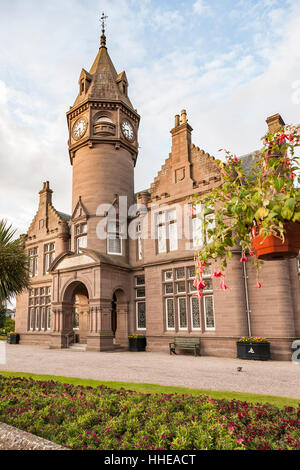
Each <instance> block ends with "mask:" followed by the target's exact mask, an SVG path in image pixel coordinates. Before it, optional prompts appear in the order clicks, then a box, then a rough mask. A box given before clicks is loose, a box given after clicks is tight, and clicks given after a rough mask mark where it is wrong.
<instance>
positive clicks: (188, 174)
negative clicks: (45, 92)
mask: <svg viewBox="0 0 300 470" xmlns="http://www.w3.org/2000/svg"><path fill="white" fill-rule="evenodd" d="M67 122H68V128H69V142H68V145H69V155H70V163H71V165H72V170H73V191H72V211H71V214H70V215H66V214H63V213H61V212H59V211H58V210H56V209H55V207H54V206H53V202H52V190H51V189H50V185H49V182H45V183H44V185H43V188H42V190H41V191H40V193H39V206H38V210H37V213H36V215H35V217H34V219H33V221H32V223H31V225H30V227H29V229H28V232H27V235H26V248H27V250H28V252H29V256H30V272H31V289H30V290H29V291H26V292H23V293H22V294H21V295H19V296H18V298H17V311H16V330H17V331H18V332H19V333H20V335H21V343H22V344H46V345H49V347H52V348H64V347H69V346H70V344H72V342H74V340H75V341H78V342H80V343H81V344H84V345H86V349H87V350H95V351H109V350H112V349H114V348H127V347H128V335H129V334H132V333H138V334H144V335H146V336H147V350H148V351H157V350H164V351H168V344H169V342H171V341H173V339H174V336H184V337H186V336H191V337H193V336H194V337H200V338H201V354H202V355H215V356H228V357H230V356H231V357H235V355H236V346H235V342H236V340H237V339H238V338H239V337H240V336H243V335H245V336H247V335H248V334H249V332H251V334H252V335H259V336H264V337H267V338H269V339H270V340H271V352H272V358H273V359H286V360H287V359H290V356H291V352H290V347H291V342H292V341H293V340H294V339H296V338H298V337H300V294H299V278H298V265H297V261H296V260H287V261H273V262H269V263H266V264H265V266H264V268H263V272H262V280H263V289H260V290H257V289H255V287H254V286H255V278H256V275H255V272H254V270H252V267H251V266H244V265H243V264H242V263H239V262H237V261H238V260H239V258H240V252H234V254H233V260H232V261H231V263H230V266H229V268H228V270H227V271H228V273H227V283H228V284H229V285H230V287H231V290H230V291H229V292H226V293H224V292H222V291H221V290H220V288H219V282H218V281H217V280H215V279H211V278H210V272H209V268H208V269H207V273H206V274H207V288H206V291H205V293H204V297H203V299H201V300H199V299H197V298H196V297H195V295H194V288H193V279H194V253H195V246H196V245H197V243H198V242H199V240H198V238H199V231H200V227H199V219H198V218H197V217H196V216H192V215H187V213H186V211H187V210H188V209H187V205H188V203H189V202H190V198H191V197H192V196H193V195H194V194H195V193H201V192H203V191H209V189H210V188H212V187H214V186H215V185H217V184H219V183H220V180H221V179H220V175H219V173H218V169H217V166H216V164H215V160H214V158H213V157H212V156H210V155H209V154H208V153H206V152H205V151H203V150H200V149H199V148H198V147H196V146H195V145H193V144H192V127H191V126H190V124H189V123H188V120H187V115H186V112H185V111H182V112H181V115H177V116H176V117H175V124H174V128H173V129H172V130H171V134H172V149H171V153H170V156H169V158H168V159H167V160H166V161H165V163H164V164H163V166H162V168H161V170H160V171H159V172H158V175H157V177H156V178H155V180H154V182H153V183H152V184H151V186H150V188H149V189H148V190H145V191H142V192H140V193H138V194H134V167H135V164H136V160H137V157H138V130H139V122H140V116H139V115H138V114H137V111H136V110H135V109H134V107H133V106H132V104H131V101H130V99H129V96H128V81H127V77H126V73H125V72H122V73H120V74H118V73H117V72H116V70H115V68H114V65H113V63H112V61H111V59H110V57H109V54H108V52H107V48H106V38H105V35H104V34H103V35H102V37H101V47H100V49H99V52H98V55H97V57H96V59H95V61H94V64H93V65H92V68H91V69H90V71H89V72H87V71H86V70H84V69H83V70H82V72H81V75H80V78H79V93H78V96H77V98H76V100H75V103H74V105H73V106H72V107H71V108H70V110H69V111H68V113H67ZM282 122H283V121H282V119H281V117H280V116H279V115H275V116H272V117H270V118H268V119H267V123H268V126H269V128H270V129H275V128H276V126H280V125H281V124H282ZM251 158H252V155H251V154H250V155H248V156H246V157H244V161H245V164H247V163H248V162H249V161H251ZM120 196H122V197H123V199H122V198H121V199H120ZM124 196H126V198H127V199H124ZM124 201H125V202H124ZM122 205H123V207H121V206H122ZM127 209H129V212H127ZM150 209H152V210H151V216H149V214H150ZM124 211H125V212H124ZM124 213H126V214H127V215H126V216H125V217H124ZM186 219H188V221H189V223H188V227H186V226H185V227H183V225H184V220H186ZM185 225H186V224H185ZM129 227H131V231H132V233H133V235H134V236H131V237H128V236H127V235H128V231H129ZM101 228H104V232H105V234H106V236H105V237H101V236H100V235H99V232H100V231H101ZM153 232H154V234H155V236H154V237H153ZM182 232H184V236H181V233H182ZM202 236H203V241H204V242H205V234H202ZM74 334H75V336H74Z"/></svg>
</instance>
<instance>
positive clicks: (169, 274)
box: [164, 271, 173, 281]
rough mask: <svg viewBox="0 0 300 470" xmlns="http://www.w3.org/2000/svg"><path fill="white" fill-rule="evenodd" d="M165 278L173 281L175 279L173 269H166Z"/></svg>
mask: <svg viewBox="0 0 300 470" xmlns="http://www.w3.org/2000/svg"><path fill="white" fill-rule="evenodd" d="M164 279H165V281H172V280H173V271H165V273H164Z"/></svg>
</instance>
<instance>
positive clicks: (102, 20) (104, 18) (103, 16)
mask: <svg viewBox="0 0 300 470" xmlns="http://www.w3.org/2000/svg"><path fill="white" fill-rule="evenodd" d="M107 18H108V16H105V14H104V12H103V13H102V16H101V19H100V20H101V25H102V36H101V47H106V36H105V21H106V20H107Z"/></svg>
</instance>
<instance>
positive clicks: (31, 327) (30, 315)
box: [29, 308, 34, 330]
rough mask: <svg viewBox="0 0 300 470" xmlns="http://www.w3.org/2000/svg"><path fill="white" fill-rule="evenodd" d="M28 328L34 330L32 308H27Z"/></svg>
mask: <svg viewBox="0 0 300 470" xmlns="http://www.w3.org/2000/svg"><path fill="white" fill-rule="evenodd" d="M29 329H30V330H34V308H30V309H29Z"/></svg>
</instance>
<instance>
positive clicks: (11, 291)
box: [0, 220, 29, 304]
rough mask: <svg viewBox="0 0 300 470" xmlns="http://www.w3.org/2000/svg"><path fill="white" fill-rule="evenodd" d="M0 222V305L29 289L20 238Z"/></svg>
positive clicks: (5, 223) (9, 226)
mask: <svg viewBox="0 0 300 470" xmlns="http://www.w3.org/2000/svg"><path fill="white" fill-rule="evenodd" d="M15 233H16V230H13V229H12V226H11V225H8V224H7V222H6V221H5V220H0V304H2V302H4V301H5V300H6V299H9V298H10V297H12V296H13V295H15V294H19V293H20V292H22V290H23V289H26V288H28V287H29V259H28V256H27V254H26V251H25V247H24V241H23V239H22V238H16V239H14V236H15Z"/></svg>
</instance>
